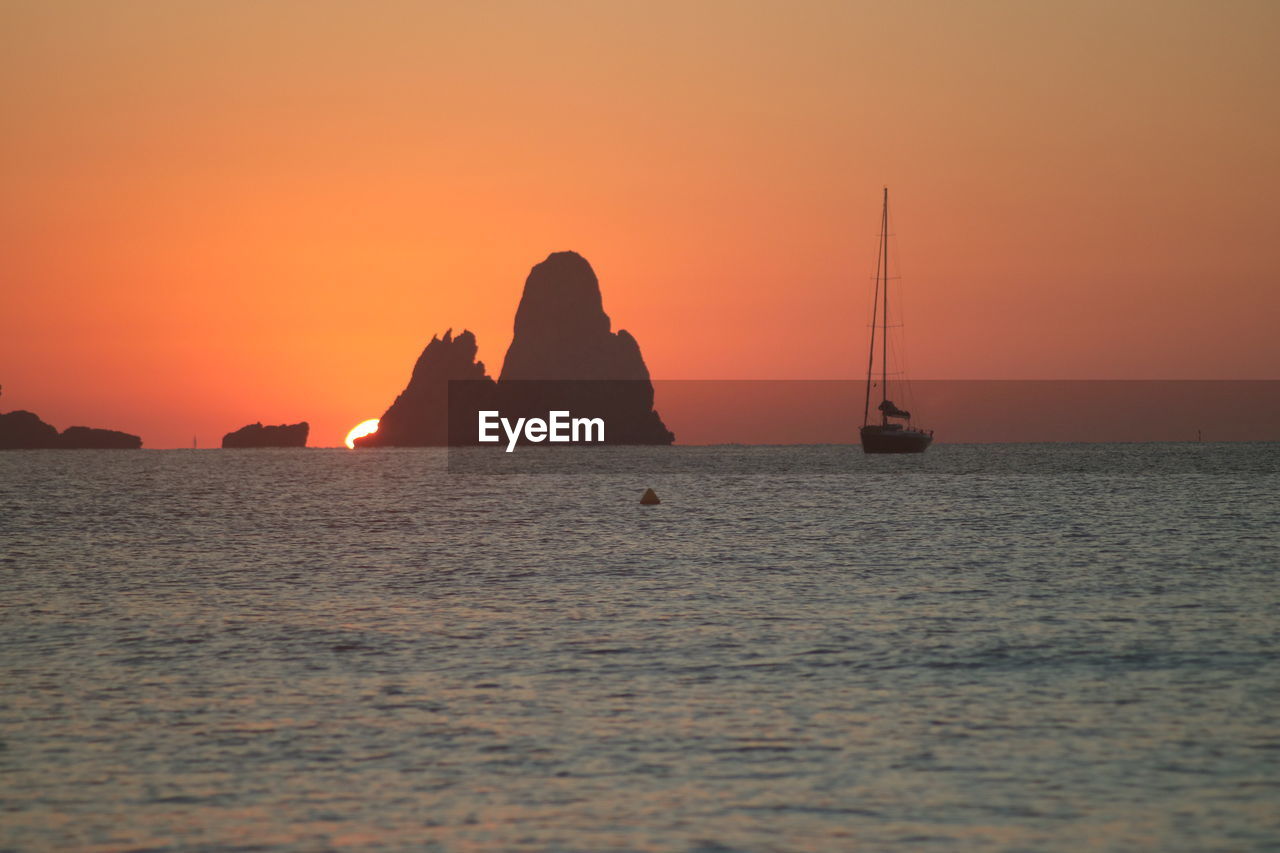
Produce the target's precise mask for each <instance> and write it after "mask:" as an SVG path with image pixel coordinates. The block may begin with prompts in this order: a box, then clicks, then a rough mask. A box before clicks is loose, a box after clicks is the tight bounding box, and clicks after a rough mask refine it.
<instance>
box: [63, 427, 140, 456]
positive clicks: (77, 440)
mask: <svg viewBox="0 0 1280 853" xmlns="http://www.w3.org/2000/svg"><path fill="white" fill-rule="evenodd" d="M58 442H59V446H60V447H66V448H71V449H76V450H137V449H138V448H140V447H142V439H141V438H139V437H138V436H136V435H130V434H129V433H127V432H121V431H120V430H118V429H97V428H95V427H83V426H73V427H67V428H66V429H64V430H63V431H62V435H60V436H58Z"/></svg>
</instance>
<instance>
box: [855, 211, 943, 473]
mask: <svg viewBox="0 0 1280 853" xmlns="http://www.w3.org/2000/svg"><path fill="white" fill-rule="evenodd" d="M877 317H879V320H880V325H881V328H880V405H878V406H876V411H878V412H879V413H880V423H878V424H876V423H871V388H872V385H873V383H872V377H873V376H874V373H873V370H874V368H875V360H876V319H877ZM896 421H906V423H905V424H902V423H896ZM860 435H861V438H862V450H863V452H864V453H924V451H925V450H926V449H927V448H928V447H929V445H930V444H932V443H933V430H929V431H927V432H926V431H925V430H922V429H916V428H915V427H913V426H912V425H911V413H910V412H908V411H905V410H903V409H899V408H898V407H897V406H896V405H894V403H893V401H892V400H890V399H889V188H888V187H885V188H884V208H883V209H882V210H881V212H880V252H879V253H878V254H877V256H876V295H875V299H874V300H873V301H872V303H871V350H870V352H869V353H868V355H867V399H866V403H865V404H864V405H863V408H862V429H861V430H860Z"/></svg>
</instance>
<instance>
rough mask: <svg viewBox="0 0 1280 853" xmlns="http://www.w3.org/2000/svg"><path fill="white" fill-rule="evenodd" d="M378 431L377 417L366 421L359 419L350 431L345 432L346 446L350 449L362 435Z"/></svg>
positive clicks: (354, 447) (353, 447) (354, 446)
mask: <svg viewBox="0 0 1280 853" xmlns="http://www.w3.org/2000/svg"><path fill="white" fill-rule="evenodd" d="M377 431H378V419H377V418H370V419H369V420H367V421H361V422H360V423H358V424H356V425H355V426H354V427H352V428H351V432H349V433H347V447H349V448H351V449H352V450H355V449H356V439H357V438H359V437H360V436H362V435H369V434H370V433H374V432H377Z"/></svg>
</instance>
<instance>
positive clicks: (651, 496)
mask: <svg viewBox="0 0 1280 853" xmlns="http://www.w3.org/2000/svg"><path fill="white" fill-rule="evenodd" d="M640 503H642V504H644V505H645V506H653V505H654V504H660V503H662V501H660V500H658V493H657V492H655V491H654V490H653V489H645V490H644V494H643V495H641V496H640Z"/></svg>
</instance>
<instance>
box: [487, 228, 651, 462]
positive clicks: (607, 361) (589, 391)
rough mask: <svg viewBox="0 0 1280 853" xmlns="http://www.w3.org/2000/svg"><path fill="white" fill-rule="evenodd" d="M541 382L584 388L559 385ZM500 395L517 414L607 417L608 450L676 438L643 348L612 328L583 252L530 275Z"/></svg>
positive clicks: (550, 261)
mask: <svg viewBox="0 0 1280 853" xmlns="http://www.w3.org/2000/svg"><path fill="white" fill-rule="evenodd" d="M534 380H544V381H545V380H578V382H576V383H574V384H573V385H559V386H553V385H551V384H546V385H541V384H538V383H535V382H534ZM498 390H499V394H500V395H501V397H502V400H503V403H504V405H505V406H506V407H507V409H509V410H511V411H512V412H513V413H514V414H516V415H528V416H531V417H532V416H539V415H544V414H545V413H546V412H547V411H549V410H550V409H566V410H569V411H572V412H573V413H574V414H575V415H576V414H591V415H593V416H594V415H600V416H603V417H604V419H605V423H606V435H605V439H606V442H607V443H609V444H671V443H672V442H673V441H674V440H675V436H674V435H673V434H672V433H671V432H670V431H669V430H668V429H667V428H666V426H665V425H664V424H663V423H662V418H661V417H659V415H658V413H657V412H655V411H654V410H653V385H652V383H651V382H650V381H649V369H648V368H647V367H646V366H645V363H644V357H643V356H642V355H641V354H640V345H639V344H638V343H636V339H635V338H633V337H632V336H631V335H630V334H629V333H628V332H627V331H625V330H623V329H619V330H618V331H617V332H614V331H613V330H612V323H611V322H610V320H609V315H608V314H606V313H605V311H604V303H603V300H602V299H601V296H600V282H599V280H598V279H597V278H596V274H595V271H594V270H593V269H591V264H589V263H587V260H586V258H584V257H582V256H581V255H579V254H578V253H577V252H554V253H552V254H551V255H549V256H547V259H546V260H545V261H543V262H542V263H540V264H538V265H537V266H535V267H534V268H533V269H532V270H531V271H530V272H529V278H528V279H527V280H526V281H525V284H524V293H523V294H522V295H521V297H520V306H519V308H518V309H517V310H516V322H515V332H514V335H513V336H512V339H511V346H510V347H509V348H508V349H507V356H506V359H505V360H504V361H503V364H502V374H501V377H500V378H499V380H498ZM587 410H590V411H587Z"/></svg>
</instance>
